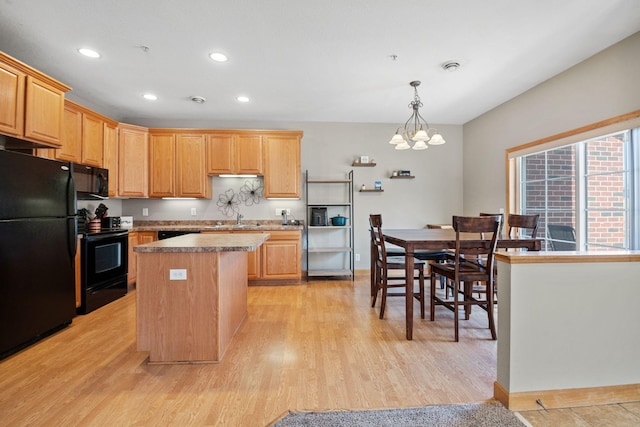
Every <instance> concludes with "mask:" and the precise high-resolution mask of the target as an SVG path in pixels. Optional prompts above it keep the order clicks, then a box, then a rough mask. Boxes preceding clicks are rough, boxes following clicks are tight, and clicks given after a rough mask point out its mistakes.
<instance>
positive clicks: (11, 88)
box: [0, 62, 26, 136]
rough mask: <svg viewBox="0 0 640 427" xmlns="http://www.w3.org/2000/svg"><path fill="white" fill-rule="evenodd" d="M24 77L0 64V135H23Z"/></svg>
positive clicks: (21, 73) (22, 74)
mask: <svg viewBox="0 0 640 427" xmlns="http://www.w3.org/2000/svg"><path fill="white" fill-rule="evenodd" d="M25 81H26V75H25V74H24V73H23V72H22V71H20V70H17V69H15V68H13V67H11V66H9V65H6V64H3V63H2V62H0V105H1V106H2V108H0V133H3V134H5V135H11V136H20V135H22V134H23V133H24V85H25Z"/></svg>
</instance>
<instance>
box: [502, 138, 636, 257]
mask: <svg viewBox="0 0 640 427" xmlns="http://www.w3.org/2000/svg"><path fill="white" fill-rule="evenodd" d="M638 135H640V128H636V129H632V130H623V131H618V132H615V133H613V134H609V135H603V136H600V137H596V138H592V139H589V140H586V141H581V142H577V143H573V144H570V145H566V146H562V147H554V148H550V149H548V150H545V151H540V152H534V153H531V154H526V155H522V156H519V157H516V158H515V160H516V162H515V165H516V168H517V170H518V173H517V177H518V182H519V185H517V186H516V187H515V189H516V191H517V193H518V194H517V195H516V200H519V203H518V205H519V206H518V210H519V211H520V212H522V213H525V214H535V213H537V214H540V226H539V231H538V234H539V236H541V237H544V238H545V243H544V245H543V250H567V249H569V250H570V249H574V248H575V249H576V250H608V249H637V248H638V247H639V245H638V240H639V239H638V236H637V233H638V232H637V230H638V222H639V221H640V218H639V217H640V214H639V213H638V212H639V209H638V206H639V200H638V199H639V198H638V196H637V190H636V189H637V188H638V187H639V186H638V182H639V181H640V172H639V171H638V168H639V166H640V158H639V156H638V154H639V152H640V150H638V147H639V146H640V141H639V138H638Z"/></svg>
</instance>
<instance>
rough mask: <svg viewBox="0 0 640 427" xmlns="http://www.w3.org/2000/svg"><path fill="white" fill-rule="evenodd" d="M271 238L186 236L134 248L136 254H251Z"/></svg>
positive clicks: (214, 235) (243, 234) (218, 235)
mask: <svg viewBox="0 0 640 427" xmlns="http://www.w3.org/2000/svg"><path fill="white" fill-rule="evenodd" d="M268 238H269V234H267V233H260V234H258V233H255V234H251V233H236V234H223V233H220V234H216V233H214V234H185V235H184V236H178V237H173V238H171V239H166V240H158V241H155V242H151V243H145V244H143V245H138V246H135V247H134V248H133V250H134V251H135V252H153V253H167V252H234V251H236V252H250V251H255V250H256V249H258V247H260V245H261V244H262V243H264V242H265V241H266V240H267V239H268Z"/></svg>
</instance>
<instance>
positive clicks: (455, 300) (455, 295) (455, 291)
mask: <svg viewBox="0 0 640 427" xmlns="http://www.w3.org/2000/svg"><path fill="white" fill-rule="evenodd" d="M453 285H454V286H455V288H454V289H453V328H454V329H455V339H456V342H458V341H459V339H460V338H459V336H458V323H459V322H458V305H459V300H458V298H459V297H460V293H459V292H458V287H459V285H460V284H459V283H456V282H455V281H454V282H453Z"/></svg>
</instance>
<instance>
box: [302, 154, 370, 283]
mask: <svg viewBox="0 0 640 427" xmlns="http://www.w3.org/2000/svg"><path fill="white" fill-rule="evenodd" d="M374 166H375V165H374ZM305 185H306V195H307V220H306V227H307V230H306V233H305V239H306V247H307V250H306V259H307V281H308V280H309V278H310V277H329V276H351V280H353V279H354V278H355V276H354V259H353V244H354V233H353V226H352V225H351V221H353V171H349V173H348V174H347V178H346V179H324V178H323V179H312V178H309V171H308V170H307V171H306V172H305ZM340 187H342V190H343V192H342V194H341V195H342V200H341V201H337V202H336V201H335V200H332V201H329V200H322V199H321V200H316V199H315V198H314V196H316V197H320V196H317V194H324V195H326V194H332V195H334V194H339V188H340ZM323 189H324V190H325V192H324V193H323V192H322V191H321V190H323ZM328 189H331V191H329V193H327V190H328ZM334 189H335V191H334ZM325 201H327V202H328V203H323V202H325ZM314 207H321V208H327V220H328V221H331V219H330V217H331V216H333V215H330V214H329V212H331V213H332V214H336V215H337V214H340V215H342V216H346V217H347V225H343V226H334V225H319V226H314V225H311V222H312V221H311V211H312V208H314ZM329 224H330V222H329ZM332 233H333V234H332ZM318 241H319V242H321V243H320V244H317V242H318ZM338 264H339V265H338ZM335 267H337V268H335Z"/></svg>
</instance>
